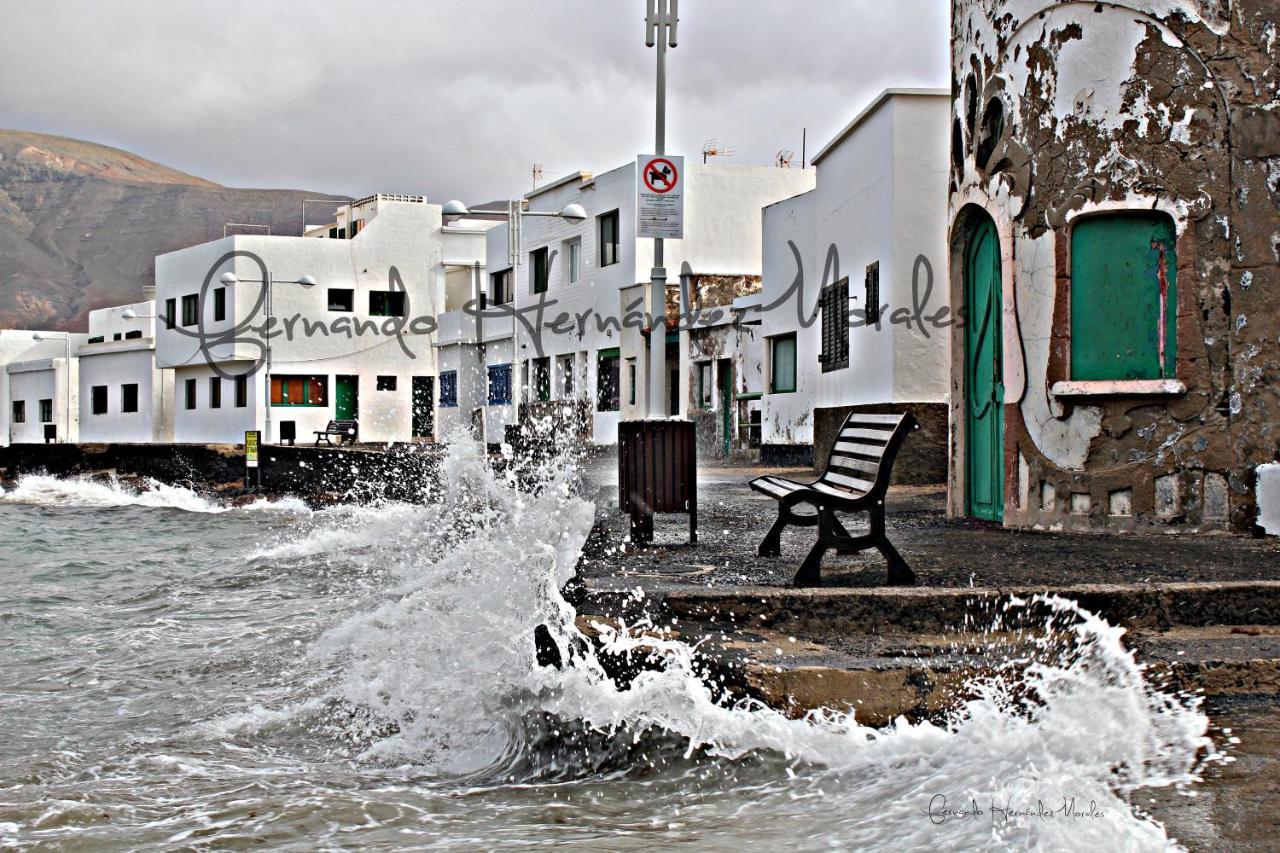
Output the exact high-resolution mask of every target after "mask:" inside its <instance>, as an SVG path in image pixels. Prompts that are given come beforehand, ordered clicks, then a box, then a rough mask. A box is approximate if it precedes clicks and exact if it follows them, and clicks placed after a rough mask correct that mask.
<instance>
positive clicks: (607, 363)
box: [596, 347, 622, 412]
mask: <svg viewBox="0 0 1280 853" xmlns="http://www.w3.org/2000/svg"><path fill="white" fill-rule="evenodd" d="M596 411H598V412H619V411H622V354H621V353H620V352H619V350H618V348H617V347H613V348H610V349H602V350H599V351H597V352H596Z"/></svg>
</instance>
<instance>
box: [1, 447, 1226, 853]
mask: <svg viewBox="0 0 1280 853" xmlns="http://www.w3.org/2000/svg"><path fill="white" fill-rule="evenodd" d="M525 474H526V476H525V477H524V485H523V486H517V484H516V482H515V481H514V479H511V478H509V477H500V476H496V475H494V474H493V473H491V472H490V471H489V470H488V469H487V468H486V466H485V464H484V462H483V461H482V460H481V458H480V456H479V454H478V452H477V450H476V449H475V448H474V447H472V446H469V445H466V444H458V445H455V446H454V447H453V448H452V449H451V450H450V454H449V457H448V460H447V462H446V464H445V470H444V478H443V482H442V483H441V485H440V487H439V501H438V502H437V503H435V504H432V505H430V506H408V505H399V504H381V505H376V506H360V507H351V506H348V507H335V508H332V509H326V510H322V511H317V512H312V511H309V510H308V509H306V507H305V505H304V504H302V503H301V502H298V501H293V500H284V501H278V502H274V503H272V502H260V503H258V504H254V505H251V506H249V507H245V508H239V509H226V508H224V507H221V506H217V505H214V504H212V503H210V502H208V501H206V500H204V499H203V498H201V497H199V496H198V495H195V494H192V493H191V492H189V491H186V490H183V489H177V488H158V489H155V490H152V491H148V492H144V493H142V494H134V493H132V492H130V491H128V490H127V489H124V488H122V487H120V486H119V485H114V484H100V483H91V482H84V481H74V480H72V481H68V480H57V479H53V478H49V477H26V478H24V479H23V480H22V481H21V482H20V484H19V487H18V489H17V490H15V491H13V492H11V493H9V494H8V495H5V496H3V498H0V845H3V846H14V847H19V848H23V847H50V848H74V849H175V850H176V849H191V848H218V849H239V848H251V847H252V848H258V847H268V848H272V849H285V850H317V849H362V850H379V849H383V850H394V849H425V850H497V849H502V850H506V849H531V850H536V849H544V848H549V847H552V846H566V845H567V846H572V847H577V848H579V849H590V850H641V849H652V848H655V847H661V846H670V845H678V846H679V847H681V848H683V849H696V850H734V851H754V850H777V849H787V850H853V849H862V850H893V851H907V850H980V849H1026V850H1055V851H1059V850H1061V851H1072V850H1088V851H1098V850H1108V851H1113V850H1116V851H1119V850H1164V849H1176V847H1177V842H1176V839H1171V838H1170V837H1168V835H1167V833H1166V832H1165V829H1164V828H1163V827H1162V826H1161V825H1160V824H1159V823H1158V822H1156V821H1155V820H1153V819H1150V818H1149V817H1147V816H1145V815H1144V814H1142V813H1141V811H1140V810H1139V809H1137V808H1136V807H1134V806H1131V805H1130V799H1132V798H1131V796H1130V795H1131V794H1132V793H1133V792H1136V791H1140V790H1141V789H1144V788H1148V787H1155V786H1167V785H1177V786H1182V787H1185V789H1186V793H1187V795H1188V796H1193V795H1194V793H1195V780H1196V779H1197V775H1198V773H1199V770H1200V768H1201V767H1202V766H1203V763H1204V761H1205V760H1207V759H1208V760H1211V759H1212V748H1211V745H1210V744H1209V742H1208V740H1207V739H1206V737H1205V731H1206V727H1207V720H1206V718H1205V716H1204V715H1203V713H1202V712H1201V711H1200V710H1199V709H1198V707H1197V706H1196V704H1195V702H1194V701H1192V700H1189V699H1187V698H1185V697H1175V696H1170V695H1166V694H1164V693H1161V692H1160V691H1159V690H1157V689H1155V688H1154V687H1153V686H1152V685H1150V684H1148V683H1147V682H1146V681H1145V679H1144V677H1143V673H1142V671H1141V668H1140V667H1139V666H1138V665H1137V664H1136V663H1135V662H1134V660H1133V659H1132V657H1131V656H1130V655H1129V654H1128V653H1127V652H1126V651H1125V650H1124V649H1123V647H1122V645H1121V642H1120V631H1119V630H1118V629H1115V628H1113V627H1112V626H1109V625H1107V624H1106V623H1105V622H1103V621H1102V620H1100V619H1097V618H1095V617H1093V616H1092V615H1090V614H1088V613H1084V612H1082V611H1079V610H1078V609H1076V608H1075V607H1074V605H1072V604H1071V603H1070V602H1059V601H1051V602H1049V604H1050V606H1051V607H1052V608H1053V609H1054V610H1055V611H1056V612H1057V613H1058V615H1059V616H1060V617H1061V618H1059V619H1056V620H1055V625H1056V626H1057V627H1055V628H1054V629H1052V630H1049V631H1046V636H1045V637H1044V638H1043V639H1042V641H1041V642H1040V643H1039V646H1038V647H1039V648H1042V650H1043V653H1042V654H1039V655H1032V656H1031V658H1030V659H1028V660H1017V661H1009V664H1010V666H1009V667H1008V668H1007V669H1006V671H1004V672H1002V673H1001V674H999V675H996V676H993V677H991V678H990V679H989V680H988V681H986V682H984V683H982V684H979V685H976V686H975V687H976V689H975V691H974V694H975V696H976V698H974V699H972V700H971V701H968V702H966V703H964V704H962V705H958V706H957V707H956V708H955V709H953V710H952V711H951V713H950V714H949V715H948V716H947V718H946V719H941V720H937V721H934V722H925V723H918V724H909V723H907V722H905V721H902V722H900V723H898V724H896V725H894V726H890V727H888V728H884V729H871V728H866V727H863V726H860V725H859V724H858V723H857V721H856V720H855V719H853V718H851V717H848V716H845V715H842V714H839V713H835V712H830V713H822V714H814V715H811V716H810V717H809V718H807V719H803V720H793V719H788V718H786V717H784V716H782V715H780V714H777V713H775V712H773V711H771V710H769V709H767V708H763V707H753V706H749V705H740V706H736V707H726V706H724V705H723V704H718V703H717V702H716V701H715V699H714V696H713V694H712V693H711V692H710V691H709V690H708V689H707V687H706V686H705V685H703V683H702V682H701V681H700V680H699V679H698V678H697V677H696V676H695V675H694V668H693V659H692V651H691V650H690V649H689V648H688V647H686V646H684V645H682V644H680V643H678V642H667V643H660V644H659V645H660V652H661V654H662V655H663V656H664V659H665V668H664V669H663V670H661V671H654V672H647V673H643V674H642V675H640V676H639V677H637V678H636V680H635V681H634V682H633V683H632V684H631V685H630V686H629V688H628V689H626V690H620V689H618V687H617V686H616V685H615V684H614V683H613V682H611V681H610V680H609V678H608V677H607V676H606V675H605V673H604V672H603V670H602V669H601V667H600V666H599V665H598V663H597V662H596V661H595V660H594V659H593V657H592V656H591V654H590V653H589V652H586V651H582V650H581V645H582V644H581V643H580V642H578V641H577V638H576V633H577V632H576V629H575V627H574V616H575V614H574V612H573V610H572V608H571V607H570V606H569V605H568V604H567V603H566V602H565V601H564V600H563V599H562V598H561V597H560V595H559V593H558V589H559V588H560V587H561V585H562V584H563V583H564V582H565V581H566V580H567V579H568V578H569V577H570V576H571V574H572V572H573V567H574V564H575V562H576V559H577V556H578V554H579V552H580V549H581V548H582V545H583V542H584V541H585V538H586V536H587V533H588V532H589V530H590V527H591V523H592V518H593V513H594V509H593V507H592V506H591V505H590V503H589V502H587V501H586V500H584V499H582V498H581V497H578V496H577V495H576V493H575V490H574V488H573V476H574V475H573V472H572V471H571V470H570V468H569V466H567V465H566V466H563V467H556V466H552V467H550V468H548V469H546V470H543V471H538V472H525ZM530 479H532V480H534V481H536V482H537V484H538V487H537V488H536V489H529V487H528V481H529V480H530ZM543 624H545V625H547V626H548V628H549V629H550V631H551V633H552V635H553V636H554V637H555V638H556V640H557V642H558V643H559V645H560V646H561V648H562V649H566V650H569V649H579V651H577V652H574V653H572V655H571V657H572V665H570V666H567V667H565V668H564V669H563V670H557V669H552V668H546V667H539V666H538V665H537V664H536V662H535V647H534V641H533V633H534V628H535V627H536V626H538V625H543ZM1054 634H1056V635H1057V636H1051V635H1054ZM606 640H607V642H608V643H610V644H611V645H612V647H613V648H615V649H625V648H627V647H629V645H630V644H632V643H633V641H632V640H630V639H628V638H627V637H626V636H625V635H612V636H608V635H607V636H606ZM1033 646H1035V644H1033ZM998 654H1001V652H1000V651H999V650H997V649H993V650H992V655H993V657H994V656H996V655H998Z"/></svg>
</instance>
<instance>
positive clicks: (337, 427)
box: [314, 420, 360, 447]
mask: <svg viewBox="0 0 1280 853" xmlns="http://www.w3.org/2000/svg"><path fill="white" fill-rule="evenodd" d="M314 432H315V434H316V447H319V446H320V439H322V438H323V439H324V443H325V444H333V442H332V441H330V440H329V436H332V435H336V436H337V437H338V443H339V444H342V443H343V442H344V441H345V442H346V443H347V444H355V441H356V438H358V437H359V435H360V425H359V424H358V423H357V422H356V421H355V420H349V421H348V420H344V421H329V425H328V426H327V427H325V428H324V429H318V430H315V431H314Z"/></svg>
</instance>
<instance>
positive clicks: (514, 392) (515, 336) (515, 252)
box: [440, 199, 587, 446]
mask: <svg viewBox="0 0 1280 853" xmlns="http://www.w3.org/2000/svg"><path fill="white" fill-rule="evenodd" d="M440 212H441V215H442V216H443V217H444V218H446V219H458V218H461V217H464V216H496V217H501V218H504V219H506V220H507V221H508V223H509V225H508V227H507V263H509V264H510V265H511V270H512V287H513V288H515V289H514V290H513V292H512V294H511V299H512V305H513V308H514V309H518V308H519V295H520V289H519V288H518V287H515V277H516V276H515V271H516V270H517V269H518V268H519V267H520V242H521V235H522V233H523V232H522V228H523V223H522V220H523V219H524V217H526V216H550V217H555V218H558V219H563V220H565V221H566V222H572V223H574V224H577V223H579V222H582V221H584V220H586V218H587V211H586V208H584V207H583V206H582V205H580V204H577V203H572V204H566V205H565V206H564V207H562V208H561V209H560V210H559V211H558V212H552V211H550V210H525V209H524V199H519V200H516V201H508V202H507V209H506V210H471V209H469V208H468V207H467V206H466V205H465V204H463V203H462V202H461V201H458V200H457V199H453V200H451V201H447V202H445V203H444V206H443V207H442V208H441V210H440ZM475 270H476V272H475V283H476V307H477V309H478V310H477V311H476V355H477V357H478V358H479V360H480V369H481V373H482V374H484V373H485V372H486V368H487V365H486V363H485V345H484V309H483V306H482V305H481V296H482V294H483V285H482V283H481V281H480V268H479V264H477V265H476V268H475ZM511 332H512V340H511V356H512V359H513V360H514V362H516V363H513V364H512V365H511V400H512V403H513V404H514V405H515V407H516V413H517V417H518V416H519V412H520V395H519V393H518V390H519V377H520V371H519V370H517V369H516V368H517V367H518V362H519V361H520V360H521V359H520V346H519V343H520V324H519V323H515V324H513V325H512V330H511ZM481 399H483V400H485V403H484V405H483V406H482V408H485V409H488V407H489V404H488V399H489V396H488V389H487V388H486V389H485V393H484V395H483V396H482V398H481ZM486 421H487V418H485V417H482V418H481V419H480V440H481V442H485V441H486V440H487V436H486V423H485V422H486ZM486 446H487V444H486Z"/></svg>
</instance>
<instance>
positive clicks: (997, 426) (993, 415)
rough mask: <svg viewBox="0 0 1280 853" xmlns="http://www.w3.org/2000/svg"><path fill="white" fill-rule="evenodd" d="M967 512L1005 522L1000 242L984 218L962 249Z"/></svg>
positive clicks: (990, 519)
mask: <svg viewBox="0 0 1280 853" xmlns="http://www.w3.org/2000/svg"><path fill="white" fill-rule="evenodd" d="M964 296H965V309H966V313H967V323H966V324H965V348H964V361H965V511H966V513H967V514H969V515H972V516H975V517H977V518H984V519H987V520H988V521H1003V520H1004V411H1003V406H1004V385H1003V383H1002V381H1001V380H1002V378H1003V370H1002V364H1001V359H1002V349H1001V347H1002V345H1003V338H1002V335H1001V317H1002V313H1003V312H1002V298H1001V296H1002V295H1001V282H1000V241H999V238H998V237H997V236H996V227H995V223H993V222H992V221H991V220H990V219H984V220H983V221H982V222H981V223H979V224H978V225H977V226H976V227H974V229H973V231H972V233H971V234H970V236H969V241H968V245H967V247H966V249H965V264H964Z"/></svg>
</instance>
